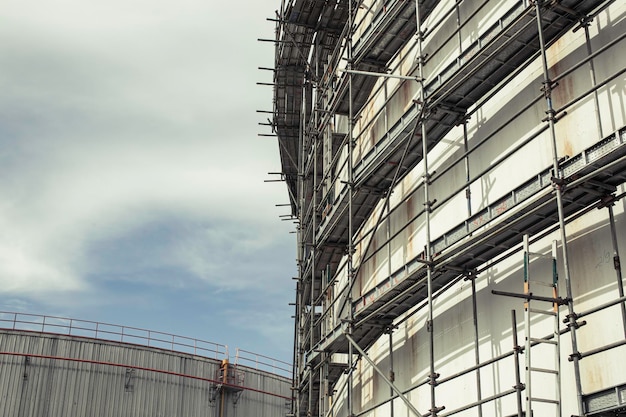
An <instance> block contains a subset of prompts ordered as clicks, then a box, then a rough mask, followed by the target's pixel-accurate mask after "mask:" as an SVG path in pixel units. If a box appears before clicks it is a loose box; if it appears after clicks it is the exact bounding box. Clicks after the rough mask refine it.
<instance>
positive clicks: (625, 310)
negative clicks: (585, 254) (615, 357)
mask: <svg viewBox="0 0 626 417" xmlns="http://www.w3.org/2000/svg"><path fill="white" fill-rule="evenodd" d="M607 209H608V211H609V224H610V228H611V241H612V244H613V267H614V268H615V278H616V280H617V291H618V294H619V297H620V298H621V299H623V298H624V280H623V277H622V264H621V262H620V257H619V247H618V245H617V232H616V228H615V215H614V214H613V206H612V205H608V206H607ZM620 309H621V311H622V327H623V329H624V337H625V338H626V304H625V303H621V305H620Z"/></svg>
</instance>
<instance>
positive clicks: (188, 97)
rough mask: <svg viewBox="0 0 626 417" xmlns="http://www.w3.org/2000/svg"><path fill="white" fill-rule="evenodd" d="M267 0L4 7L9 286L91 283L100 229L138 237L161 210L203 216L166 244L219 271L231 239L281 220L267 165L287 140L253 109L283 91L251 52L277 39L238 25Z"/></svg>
mask: <svg viewBox="0 0 626 417" xmlns="http://www.w3.org/2000/svg"><path fill="white" fill-rule="evenodd" d="M261 3H262V2H254V3H252V4H250V5H247V6H246V7H234V8H225V7H223V5H222V4H221V3H217V2H197V1H191V0H187V1H181V2H177V3H176V7H173V6H172V3H171V2H166V1H156V2H154V1H150V2H148V1H143V0H141V1H138V0H135V1H124V2H122V1H108V2H101V1H94V0H89V1H72V0H58V1H51V2H44V3H41V2H34V1H28V0H25V1H21V2H19V3H18V2H12V3H9V5H8V6H5V7H3V11H2V12H1V13H2V15H3V17H4V18H3V25H1V28H0V38H1V39H4V40H3V41H0V66H1V67H2V68H3V70H2V78H0V88H2V89H3V96H4V99H2V100H0V125H1V126H2V127H0V145H2V148H3V149H4V150H3V151H2V153H1V154H0V162H1V165H2V166H0V183H1V184H2V185H3V198H2V203H0V219H1V220H2V222H3V225H4V228H3V229H4V234H3V235H2V237H0V260H2V262H0V283H2V288H3V289H2V290H0V291H4V292H17V293H19V292H31V293H43V292H47V291H74V290H81V289H86V288H88V287H89V285H91V283H89V282H88V281H85V279H84V276H85V274H88V273H89V272H90V271H91V270H92V267H91V266H90V265H89V262H90V256H88V255H89V254H92V253H93V250H92V247H91V246H92V245H96V244H97V242H104V241H109V242H117V241H120V242H121V241H124V240H133V239H135V237H136V235H137V234H138V233H140V232H141V231H142V230H145V229H146V227H148V226H149V225H150V224H153V223H154V222H162V221H163V220H159V219H160V218H161V217H163V219H168V218H170V219H171V218H181V217H185V218H188V219H190V224H191V223H193V224H196V225H200V226H198V227H199V229H198V230H195V229H191V230H187V232H188V235H187V236H185V237H184V238H183V237H180V239H178V240H177V241H176V242H171V245H172V247H169V248H167V250H169V251H171V254H172V256H173V257H174V258H173V259H171V260H169V262H170V264H171V265H170V266H171V267H174V266H177V267H180V268H182V269H183V270H185V271H186V272H188V273H189V274H191V275H197V276H198V277H203V278H205V279H209V280H210V277H211V276H213V275H215V274H216V273H218V272H220V273H223V272H222V271H224V270H226V269H227V265H224V264H223V262H224V257H223V256H225V255H226V254H228V255H229V256H233V257H234V256H235V252H237V251H240V253H239V254H240V255H241V254H243V255H245V254H246V253H251V252H252V250H253V249H255V248H256V249H258V248H259V247H260V246H263V245H262V243H261V242H262V241H263V239H264V238H262V237H260V236H266V237H265V239H270V240H271V239H276V237H275V236H273V235H271V233H272V230H271V228H269V227H268V225H270V224H274V225H275V224H276V223H275V222H276V217H275V216H276V214H277V212H276V210H275V209H274V208H273V205H274V204H276V203H281V202H283V200H285V199H286V197H285V192H284V190H283V189H279V188H278V187H273V186H269V185H263V183H262V180H263V175H264V173H265V172H267V171H276V170H277V163H278V162H277V150H276V148H275V145H272V146H268V143H267V142H263V140H262V139H258V138H257V137H256V132H257V130H258V127H257V126H256V125H254V124H249V123H241V120H242V117H244V115H245V118H246V120H248V119H249V118H250V116H252V117H254V116H253V115H254V113H253V112H254V110H255V107H254V106H255V105H258V104H260V103H266V102H267V103H269V102H270V99H269V98H268V97H269V96H268V94H269V92H268V91H263V90H259V89H258V87H256V86H255V85H254V81H255V80H253V79H250V73H251V72H250V67H251V66H254V65H256V63H255V62H254V59H255V58H261V57H263V59H267V58H268V56H269V57H271V53H270V54H269V55H268V56H265V54H264V53H260V52H259V49H253V52H249V51H248V50H245V49H243V48H242V45H254V43H255V42H256V40H255V39H256V37H258V36H259V34H257V33H247V34H246V35H245V39H242V37H241V36H239V37H238V36H234V34H233V33H232V32H233V22H237V21H239V22H245V21H246V19H255V20H256V19H259V20H263V17H262V16H263V15H264V12H263V13H260V11H261V10H262V9H263V8H265V7H266V6H262V5H261ZM265 4H266V5H267V4H269V2H266V3H265ZM33 10H36V12H35V13H33ZM259 65H262V64H261V63H259ZM265 100H267V101H265ZM220 222H221V223H223V224H229V225H230V226H229V227H230V230H229V231H225V230H223V229H220V228H218V227H216V226H214V225H215V224H218V223H220ZM209 223H210V226H203V225H206V224H209ZM147 225H148V226H147ZM237 225H240V227H242V228H247V229H248V230H250V231H251V233H252V234H254V233H256V235H254V236H253V235H252V234H250V235H246V234H243V235H242V234H241V233H239V234H238V233H237V232H236V230H237V229H236V226H237ZM274 229H276V227H274ZM286 230H287V229H285V228H282V230H281V232H282V233H286ZM213 245H218V246H217V247H218V250H215V249H213V250H211V248H214V247H215V246H213ZM270 246H271V245H270ZM162 250H165V249H162ZM215 253H219V254H221V255H222V256H211V254H215ZM137 261H138V260H137V259H133V262H137ZM251 261H256V260H254V259H251ZM235 266H237V265H235ZM134 269H135V268H134ZM240 269H241V271H242V272H243V271H244V270H245V268H243V267H242V268H240Z"/></svg>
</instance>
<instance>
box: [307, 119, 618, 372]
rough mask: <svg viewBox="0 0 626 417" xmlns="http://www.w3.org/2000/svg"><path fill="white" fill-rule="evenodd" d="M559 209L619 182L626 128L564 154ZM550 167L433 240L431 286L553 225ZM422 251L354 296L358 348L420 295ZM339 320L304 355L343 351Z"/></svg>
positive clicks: (570, 209)
mask: <svg viewBox="0 0 626 417" xmlns="http://www.w3.org/2000/svg"><path fill="white" fill-rule="evenodd" d="M561 169H562V171H563V173H564V178H565V180H566V184H565V193H564V200H565V201H564V210H565V214H566V215H567V216H573V215H575V214H576V213H577V212H579V211H581V210H584V209H586V208H589V207H594V206H595V205H597V204H598V203H600V204H601V203H602V198H603V197H606V196H608V195H611V194H612V193H615V192H616V187H617V186H619V185H620V184H623V183H624V182H626V127H623V128H621V129H620V130H619V131H616V132H615V133H614V134H612V135H610V136H608V137H606V138H604V139H602V140H601V141H599V142H597V143H596V144H594V145H593V146H591V147H589V148H587V149H586V150H585V151H583V152H581V153H580V154H578V155H576V156H574V157H572V158H569V159H568V160H566V161H565V162H564V163H563V164H562V166H561ZM551 177H552V172H551V168H547V169H545V170H544V171H543V172H541V173H539V174H537V175H536V176H534V177H533V178H531V179H529V180H528V181H527V182H525V183H524V184H522V185H521V186H520V187H518V188H516V189H515V190H513V191H511V192H510V193H509V194H507V195H505V196H504V197H502V198H501V199H499V200H497V201H496V202H494V203H493V204H491V205H489V206H488V207H486V208H484V209H483V210H481V211H480V212H478V213H476V214H475V215H473V216H472V217H470V218H468V219H467V220H465V221H464V222H463V223H461V224H459V225H458V226H456V227H454V228H453V229H451V230H450V231H448V232H447V233H445V234H444V235H442V236H440V237H439V238H438V239H436V240H434V241H433V242H432V245H431V248H432V249H431V250H432V251H433V253H434V254H435V256H434V258H433V263H432V265H431V267H432V268H433V270H434V271H435V276H434V278H433V285H434V286H435V288H436V289H440V288H443V287H445V286H446V285H447V284H448V283H450V282H451V281H453V280H454V279H455V278H457V277H459V276H463V275H464V274H467V273H470V272H472V271H473V270H474V269H475V268H478V267H479V266H480V265H482V264H484V263H485V262H487V261H489V260H491V259H494V258H496V257H498V256H499V255H501V254H502V253H504V252H506V251H507V250H509V249H511V248H513V247H515V246H516V245H518V244H519V243H520V239H519V237H520V235H522V234H529V235H535V234H538V233H539V232H541V231H545V230H547V229H549V228H550V227H552V226H554V225H555V224H557V221H558V216H557V206H556V204H555V193H554V188H553V187H552V181H551ZM426 269H427V265H426V264H425V263H424V260H423V253H422V254H420V255H418V256H417V257H415V258H413V259H412V260H410V261H409V262H407V263H406V264H405V265H404V266H403V267H402V268H401V269H398V270H397V271H395V272H394V273H393V274H392V275H391V276H389V277H388V278H387V279H385V280H383V281H382V282H381V283H379V284H378V285H377V286H376V287H375V288H373V289H372V290H370V291H369V292H368V293H366V294H364V295H363V296H362V297H361V298H359V299H357V300H355V302H354V304H353V308H354V318H355V324H354V327H353V333H352V337H353V339H354V340H355V341H356V342H357V343H358V344H359V346H360V347H361V348H362V349H367V348H368V347H370V346H371V345H372V344H373V343H374V342H375V341H376V340H377V339H378V338H380V337H381V336H382V335H383V334H384V330H385V328H387V327H388V326H389V325H390V324H392V323H393V321H394V320H395V319H396V318H398V317H399V316H400V315H402V314H404V313H405V312H407V311H408V310H409V309H411V308H413V307H414V306H416V305H419V304H420V303H421V302H423V301H424V300H426V298H427V293H426V282H425V276H426ZM345 326H346V324H345V323H342V324H340V325H339V326H337V327H336V328H335V329H334V331H332V332H330V333H328V334H327V335H326V336H323V337H322V339H321V341H320V343H319V344H318V346H317V347H316V348H315V349H314V351H313V352H311V355H310V356H309V358H308V361H309V363H310V364H313V365H316V364H317V363H318V362H319V353H318V352H322V351H324V352H338V353H346V352H347V350H348V346H349V342H348V340H347V339H346V337H345V330H346V329H345Z"/></svg>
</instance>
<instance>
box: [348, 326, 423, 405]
mask: <svg viewBox="0 0 626 417" xmlns="http://www.w3.org/2000/svg"><path fill="white" fill-rule="evenodd" d="M346 338H347V339H348V341H349V342H350V346H354V348H355V349H356V350H357V351H358V352H359V354H360V355H361V357H362V358H363V359H365V360H366V361H367V363H369V364H370V366H371V367H372V368H373V369H374V370H375V371H376V372H377V373H378V375H380V377H381V378H382V380H383V381H385V383H386V384H387V385H389V387H391V389H393V391H394V392H395V393H396V394H398V396H399V397H400V399H402V401H404V403H405V404H406V406H407V407H408V409H409V410H411V411H412V412H413V414H415V415H416V416H417V417H422V414H420V412H419V411H417V409H416V408H415V406H414V405H413V404H411V401H409V399H408V398H406V396H405V395H404V394H403V393H402V391H400V389H399V388H398V387H396V385H395V384H394V383H393V382H391V381H390V380H389V378H387V377H386V376H385V373H384V372H382V371H381V370H380V368H379V367H378V366H376V364H375V363H374V361H373V360H371V359H370V357H369V356H367V353H365V351H363V349H361V347H360V346H359V345H358V344H357V343H356V342H355V341H354V339H353V338H352V336H350V335H346ZM349 415H352V413H350V414H349Z"/></svg>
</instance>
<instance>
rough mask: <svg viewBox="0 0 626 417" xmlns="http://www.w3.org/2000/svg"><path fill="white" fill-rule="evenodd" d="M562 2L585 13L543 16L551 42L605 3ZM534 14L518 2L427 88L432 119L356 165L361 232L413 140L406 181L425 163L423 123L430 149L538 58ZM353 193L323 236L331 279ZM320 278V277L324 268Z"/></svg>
mask: <svg viewBox="0 0 626 417" xmlns="http://www.w3.org/2000/svg"><path fill="white" fill-rule="evenodd" d="M400 3H404V4H406V3H410V2H400ZM566 3H567V4H566ZM561 4H562V6H563V7H571V9H570V10H576V12H577V13H579V15H577V16H574V15H572V14H571V13H569V12H565V11H563V10H561V9H549V10H547V11H546V13H545V14H544V15H543V25H544V27H543V30H544V36H545V39H546V41H547V42H553V41H554V40H556V39H558V38H559V37H560V36H562V35H563V33H564V32H566V31H567V30H569V29H571V28H572V27H573V26H574V25H575V24H576V23H577V22H578V21H579V19H580V16H584V15H585V14H586V13H589V12H590V11H591V10H592V9H594V8H595V7H597V6H599V4H598V2H596V1H591V0H587V1H582V2H577V1H568V2H561ZM534 10H535V9H534V6H533V5H532V4H530V3H529V2H526V1H522V2H519V3H516V4H515V5H514V6H513V7H512V8H511V9H510V10H508V11H507V12H506V13H505V14H504V16H503V18H502V19H500V20H499V21H498V23H497V24H495V25H493V26H492V27H490V28H489V29H488V30H486V32H485V33H483V34H482V35H481V36H480V37H479V38H478V39H477V40H476V41H475V42H474V43H473V44H471V45H470V46H469V47H468V48H466V50H465V51H464V52H463V53H462V54H461V55H460V58H459V59H458V60H456V61H454V62H453V63H452V64H451V65H450V66H448V67H447V68H445V69H444V70H443V71H442V72H441V73H440V74H439V75H438V76H436V77H433V80H432V81H430V82H428V83H427V84H426V87H425V89H426V90H427V91H428V92H429V95H428V97H429V99H428V103H427V107H428V108H429V109H430V112H429V114H428V115H420V111H419V110H418V108H417V107H416V106H412V107H411V108H410V109H409V110H408V111H407V112H406V113H405V114H404V115H403V116H402V117H401V118H400V119H399V120H398V121H397V122H396V123H395V124H394V125H393V126H392V127H391V128H390V129H389V131H388V132H387V133H386V134H385V135H384V136H383V137H382V138H380V139H379V140H378V141H377V143H376V145H375V146H374V147H373V148H372V149H371V150H370V151H369V152H368V153H367V154H366V155H364V157H363V158H362V159H361V160H360V161H358V162H357V163H355V166H354V178H355V184H354V188H355V189H356V190H358V191H357V192H356V193H354V195H353V196H352V198H353V210H354V212H353V227H354V229H355V230H357V229H358V228H359V227H360V226H361V225H362V224H363V222H364V221H365V219H367V218H368V217H369V216H370V215H371V213H372V212H373V210H374V208H375V207H376V205H377V203H378V202H379V201H380V199H381V196H383V195H384V194H385V193H386V192H388V191H389V190H388V189H389V187H390V186H391V185H392V184H391V183H392V179H393V177H394V174H395V171H396V169H397V166H396V165H395V164H393V163H389V162H390V161H391V162H398V161H400V160H401V158H402V153H403V152H404V147H405V146H406V142H407V141H410V146H409V148H408V152H407V153H406V156H405V158H404V161H403V165H402V167H401V171H402V172H401V175H400V178H401V177H402V176H403V175H404V174H406V173H408V172H409V171H410V170H411V169H413V168H414V167H415V166H416V165H417V164H418V163H419V162H420V161H421V160H422V155H421V148H422V143H421V142H422V141H421V137H420V135H419V133H416V132H418V129H416V126H417V125H418V124H419V123H424V124H425V125H426V132H427V138H428V146H429V148H430V149H432V147H433V146H434V145H436V144H437V143H439V142H440V141H441V140H442V139H443V138H444V137H445V135H446V134H447V133H448V132H450V130H451V129H452V128H453V127H454V126H455V125H457V124H458V123H459V122H460V121H461V120H463V117H464V115H465V113H466V111H467V110H468V109H469V108H470V107H471V106H472V105H473V104H475V103H477V102H478V101H480V100H481V99H482V98H484V96H485V95H486V94H488V93H489V92H490V91H491V90H492V89H493V87H494V86H496V85H498V84H500V83H502V82H505V81H508V80H510V78H511V77H510V75H511V74H512V73H514V70H515V68H517V67H519V66H521V65H522V64H523V63H525V62H526V61H528V60H529V59H531V58H533V57H534V56H536V54H537V53H538V51H539V43H538V41H537V36H538V35H537V33H538V28H537V25H536V15H535V11H534ZM355 77H358V75H355ZM369 78H373V77H371V76H370V77H369ZM357 84H358V83H357ZM336 181H339V178H337V179H336ZM348 190H349V187H344V188H343V189H342V192H341V193H340V194H339V195H338V196H336V198H335V201H334V202H333V204H332V210H331V211H330V212H329V213H328V214H327V215H326V216H325V217H324V218H323V220H322V222H321V224H320V226H319V231H318V233H317V237H318V239H317V242H316V247H317V251H316V255H317V259H315V261H314V263H315V265H330V272H331V274H332V273H334V272H335V271H336V269H337V267H338V265H339V262H340V260H341V258H342V257H343V254H344V253H345V251H344V250H342V249H343V248H345V245H346V244H347V242H348V236H347V231H348V213H347V206H348V199H349V196H348ZM312 264H313V260H312V259H310V258H309V259H308V264H307V266H306V269H305V271H306V274H307V275H309V274H310V273H311V272H312V271H311V267H312ZM315 273H316V274H317V275H319V271H315ZM306 301H307V302H312V301H311V300H306Z"/></svg>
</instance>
